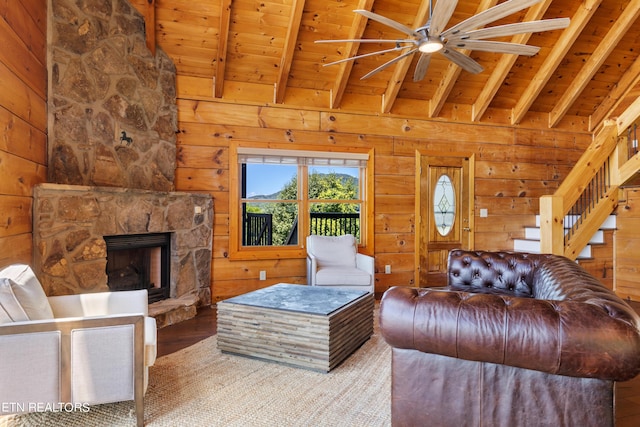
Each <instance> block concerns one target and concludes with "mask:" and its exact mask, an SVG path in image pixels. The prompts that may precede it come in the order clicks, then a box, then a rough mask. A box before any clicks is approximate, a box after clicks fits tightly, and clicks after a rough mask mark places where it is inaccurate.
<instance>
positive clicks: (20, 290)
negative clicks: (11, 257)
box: [0, 264, 53, 321]
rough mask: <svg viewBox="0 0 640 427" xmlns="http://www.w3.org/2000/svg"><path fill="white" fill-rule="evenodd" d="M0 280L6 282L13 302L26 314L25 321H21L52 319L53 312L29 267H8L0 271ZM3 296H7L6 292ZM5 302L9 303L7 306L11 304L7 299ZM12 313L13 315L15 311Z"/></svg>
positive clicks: (17, 265)
mask: <svg viewBox="0 0 640 427" xmlns="http://www.w3.org/2000/svg"><path fill="white" fill-rule="evenodd" d="M0 278H3V279H6V280H8V282H9V287H10V290H11V293H12V294H13V296H14V298H15V301H16V302H17V303H18V304H19V305H20V307H22V310H23V311H24V313H25V314H26V316H27V319H22V320H47V319H53V312H52V311H51V306H50V305H49V301H48V300H47V296H46V295H45V293H44V290H43V289H42V285H41V284H40V281H39V280H38V279H37V278H36V276H35V274H34V273H33V270H31V267H29V266H28V265H25V264H14V265H10V266H8V267H6V268H4V269H2V270H0ZM5 286H6V285H5ZM3 294H4V295H7V293H6V292H4V293H3ZM7 301H9V302H8V303H7V304H12V303H13V302H12V301H10V298H9V297H8V298H7ZM3 306H4V303H3ZM13 312H14V313H15V310H14V311H13ZM14 321H16V320H14Z"/></svg>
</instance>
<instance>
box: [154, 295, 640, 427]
mask: <svg viewBox="0 0 640 427" xmlns="http://www.w3.org/2000/svg"><path fill="white" fill-rule="evenodd" d="M630 304H631V306H632V307H633V308H634V309H635V310H636V311H637V312H638V313H640V303H638V302H633V301H632V302H630ZM215 333H216V309H215V307H204V308H201V309H199V310H198V314H197V316H196V317H195V318H193V319H190V320H186V321H184V322H181V323H178V324H176V325H171V326H167V327H164V328H162V329H159V330H158V357H161V356H164V355H167V354H170V353H173V352H175V351H178V350H180V349H182V348H185V347H188V346H190V345H193V344H195V343H197V342H198V341H201V340H203V339H205V338H208V337H210V336H211V335H214V334H215ZM587 410H588V409H587ZM615 410H616V427H636V426H640V375H639V376H637V377H636V378H634V379H632V380H630V381H625V382H621V383H617V384H616V391H615Z"/></svg>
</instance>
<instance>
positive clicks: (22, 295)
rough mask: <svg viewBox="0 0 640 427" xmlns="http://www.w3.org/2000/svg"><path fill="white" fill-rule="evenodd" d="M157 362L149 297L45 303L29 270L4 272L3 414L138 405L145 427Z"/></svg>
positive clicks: (0, 323)
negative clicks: (149, 383) (152, 371)
mask: <svg viewBox="0 0 640 427" xmlns="http://www.w3.org/2000/svg"><path fill="white" fill-rule="evenodd" d="M155 359H156V322H155V319H154V318H152V317H149V316H148V299H147V291H146V290H142V291H122V292H102V293H93V294H82V295H66V296H54V297H49V298H47V297H46V295H45V293H44V291H43V289H42V286H41V285H40V282H39V281H38V279H37V278H36V277H35V275H34V273H33V271H32V270H31V268H30V267H29V266H27V265H23V264H16V265H11V266H9V267H7V268H5V269H3V270H0V378H1V380H0V402H2V403H3V405H2V409H1V410H2V411H6V412H1V411H0V414H7V413H21V412H38V411H43V410H47V409H49V408H56V409H58V408H66V409H64V410H69V409H70V408H74V407H75V408H77V409H85V410H86V407H87V405H94V404H102V403H112V402H120V401H126V400H134V401H135V408H136V417H137V425H138V426H142V425H143V423H144V393H145V391H146V388H147V379H148V369H149V366H151V365H153V363H154V362H155ZM61 404H64V405H65V406H61Z"/></svg>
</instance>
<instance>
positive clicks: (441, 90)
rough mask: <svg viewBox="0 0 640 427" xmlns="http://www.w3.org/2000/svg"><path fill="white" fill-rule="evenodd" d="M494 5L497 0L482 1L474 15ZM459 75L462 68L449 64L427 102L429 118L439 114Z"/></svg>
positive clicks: (466, 51)
mask: <svg viewBox="0 0 640 427" xmlns="http://www.w3.org/2000/svg"><path fill="white" fill-rule="evenodd" d="M496 4H498V0H483V1H482V2H480V4H479V5H478V8H477V9H476V13H475V14H474V15H477V14H478V13H480V12H482V11H485V10H487V9H489V8H491V7H493V6H495V5H496ZM460 53H463V54H465V55H470V54H471V51H470V50H468V49H462V50H461V51H460ZM460 73H462V68H460V67H458V66H457V65H455V64H453V63H451V64H449V66H448V67H447V72H446V73H445V76H444V77H443V78H442V80H441V81H440V83H439V84H438V88H437V89H436V92H435V93H434V94H433V97H432V98H431V99H430V100H429V117H436V116H437V115H439V114H440V112H441V111H442V107H444V103H445V102H446V101H447V98H448V97H449V94H450V93H451V91H452V90H453V87H454V86H455V84H456V81H458V77H459V76H460Z"/></svg>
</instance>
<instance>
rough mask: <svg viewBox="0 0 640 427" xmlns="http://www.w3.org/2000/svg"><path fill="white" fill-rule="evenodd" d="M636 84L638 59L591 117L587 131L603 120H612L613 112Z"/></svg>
mask: <svg viewBox="0 0 640 427" xmlns="http://www.w3.org/2000/svg"><path fill="white" fill-rule="evenodd" d="M638 84H640V57H638V58H636V60H635V61H634V62H633V64H631V67H629V69H628V70H627V71H626V72H625V73H624V74H623V75H622V78H620V80H619V81H618V83H617V84H616V85H615V86H614V87H613V89H611V91H610V92H609V94H608V95H607V97H606V98H605V99H604V100H603V101H602V102H601V103H600V105H599V106H598V108H597V109H596V111H595V112H594V113H593V114H592V115H591V117H590V118H589V130H590V131H594V130H595V129H597V128H598V127H599V126H600V125H601V124H602V123H603V122H604V120H605V119H608V118H612V117H611V115H612V114H613V111H614V110H615V109H616V108H617V107H618V106H619V105H620V103H621V102H622V101H623V100H624V99H625V97H626V95H627V94H628V93H629V91H631V89H633V88H635V87H636V86H637V85H638Z"/></svg>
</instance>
